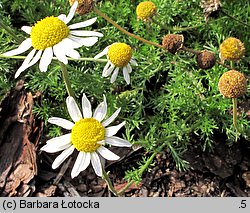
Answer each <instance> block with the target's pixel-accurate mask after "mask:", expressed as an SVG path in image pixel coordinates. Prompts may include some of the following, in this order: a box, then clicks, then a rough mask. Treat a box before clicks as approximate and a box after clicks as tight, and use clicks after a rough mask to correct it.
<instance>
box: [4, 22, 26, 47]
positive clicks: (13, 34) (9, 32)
mask: <svg viewBox="0 0 250 213" xmlns="http://www.w3.org/2000/svg"><path fill="white" fill-rule="evenodd" d="M0 27H2V28H3V29H4V30H5V31H6V32H7V33H8V34H9V35H10V36H11V37H12V38H13V39H15V41H16V42H18V43H21V42H22V39H20V38H18V37H17V35H16V33H15V32H13V30H12V29H11V28H10V27H8V26H6V25H5V24H4V23H3V22H2V20H0Z"/></svg>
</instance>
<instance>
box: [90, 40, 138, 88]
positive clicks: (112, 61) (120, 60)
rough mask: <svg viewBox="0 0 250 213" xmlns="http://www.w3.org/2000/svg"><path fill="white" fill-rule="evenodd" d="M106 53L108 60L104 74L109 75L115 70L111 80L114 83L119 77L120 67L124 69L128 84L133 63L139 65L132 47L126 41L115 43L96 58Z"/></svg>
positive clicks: (104, 75)
mask: <svg viewBox="0 0 250 213" xmlns="http://www.w3.org/2000/svg"><path fill="white" fill-rule="evenodd" d="M104 55H107V58H108V62H107V64H106V65H105V67H104V69H103V73H102V76H103V77H107V76H109V75H110V74H111V73H112V72H113V74H112V76H111V80H110V82H111V83H113V82H114V81H115V80H116V78H117V75H118V72H119V69H122V71H123V76H124V79H125V81H126V82H127V84H130V76H129V74H130V73H131V72H132V67H131V65H134V66H137V63H136V61H135V60H134V59H133V57H132V48H131V47H130V46H129V45H127V44H125V43H113V44H112V45H109V46H107V47H106V48H105V49H104V50H103V51H102V52H101V53H99V54H97V55H96V56H95V57H94V58H100V57H102V56H104Z"/></svg>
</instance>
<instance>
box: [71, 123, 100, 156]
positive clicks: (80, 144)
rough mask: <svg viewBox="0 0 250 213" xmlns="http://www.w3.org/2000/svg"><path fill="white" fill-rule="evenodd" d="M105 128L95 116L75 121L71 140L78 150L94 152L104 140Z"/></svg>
mask: <svg viewBox="0 0 250 213" xmlns="http://www.w3.org/2000/svg"><path fill="white" fill-rule="evenodd" d="M104 137H105V128H104V127H103V126H102V124H101V123H100V122H99V121H98V120H96V119H94V118H84V119H81V120H79V121H78V122H76V123H75V125H74V126H73V128H72V130H71V142H72V144H73V145H74V147H75V148H76V149H77V150H78V151H82V152H94V151H96V150H97V149H98V148H99V147H100V146H101V145H100V144H98V143H97V142H98V141H102V140H104Z"/></svg>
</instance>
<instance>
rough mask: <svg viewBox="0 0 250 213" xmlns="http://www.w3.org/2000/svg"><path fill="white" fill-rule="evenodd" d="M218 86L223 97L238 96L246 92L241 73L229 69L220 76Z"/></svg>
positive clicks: (245, 82)
mask: <svg viewBox="0 0 250 213" xmlns="http://www.w3.org/2000/svg"><path fill="white" fill-rule="evenodd" d="M218 87H219V91H220V93H221V94H222V95H223V96H224V97H226V98H238V97H240V96H242V95H245V93H246V92H247V81H246V78H245V76H244V75H243V74H242V73H240V72H238V71H236V70H230V71H227V72H225V73H224V74H223V75H222V76H221V77H220V80H219V84H218Z"/></svg>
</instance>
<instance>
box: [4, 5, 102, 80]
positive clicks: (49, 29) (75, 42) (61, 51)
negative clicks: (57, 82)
mask: <svg viewBox="0 0 250 213" xmlns="http://www.w3.org/2000/svg"><path fill="white" fill-rule="evenodd" d="M77 5H78V2H75V3H74V4H73V5H72V7H71V8H70V11H69V14H68V16H66V15H65V14H61V15H59V16H58V17H54V16H49V17H46V18H44V19H42V20H40V21H38V22H37V23H36V24H35V25H34V26H33V27H29V26H23V27H22V28H21V29H22V30H23V31H24V32H26V33H28V34H30V38H27V39H26V40H24V41H23V42H22V43H21V44H20V46H19V47H18V48H17V49H14V50H11V51H9V52H6V53H4V54H3V55H5V56H14V55H19V54H21V53H24V52H26V51H27V50H28V49H30V48H31V47H32V48H33V49H32V50H31V51H30V53H29V54H28V55H27V57H26V58H25V60H24V62H23V64H22V65H21V67H20V68H19V69H18V70H17V72H16V74H15V78H17V77H18V76H19V75H20V74H21V72H23V71H24V70H26V69H27V68H29V67H31V66H32V65H34V64H35V63H37V62H38V61H39V59H40V63H39V69H40V70H41V71H42V72H45V71H47V69H48V66H49V64H50V63H51V61H52V58H53V55H55V56H56V58H57V59H58V60H59V61H61V62H63V63H64V64H67V63H68V59H67V57H66V56H69V57H72V58H74V59H78V58H80V54H79V53H78V52H77V51H76V50H75V49H76V48H79V47H81V46H87V47H89V46H92V45H94V44H95V43H96V42H97V40H98V37H102V36H103V34H101V33H99V32H94V31H87V30H77V29H79V28H82V27H87V26H90V25H92V24H93V23H94V22H95V21H96V18H92V19H89V20H87V21H84V22H79V23H76V24H71V25H69V26H68V25H67V24H68V23H69V22H70V21H71V20H72V18H73V16H74V14H75V11H76V8H77Z"/></svg>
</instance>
